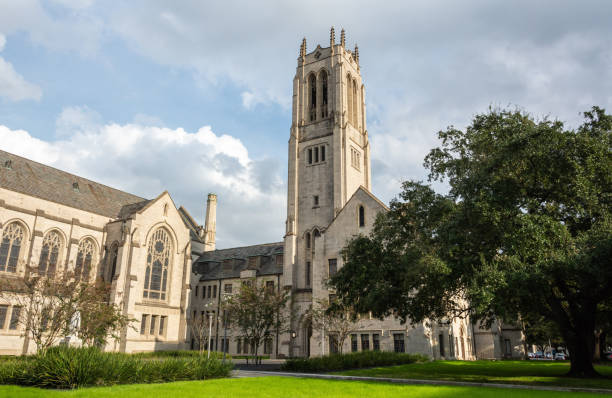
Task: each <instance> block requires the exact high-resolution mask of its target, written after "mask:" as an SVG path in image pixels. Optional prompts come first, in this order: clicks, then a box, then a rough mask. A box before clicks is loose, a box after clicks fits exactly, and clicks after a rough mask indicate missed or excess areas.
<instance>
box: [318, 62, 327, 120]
mask: <svg viewBox="0 0 612 398" xmlns="http://www.w3.org/2000/svg"><path fill="white" fill-rule="evenodd" d="M319 82H320V86H321V89H320V90H319V91H320V93H321V94H320V96H321V101H320V102H321V113H320V114H321V119H325V118H326V117H327V116H328V114H329V110H328V106H329V105H328V103H329V82H328V73H327V71H326V70H325V69H322V70H321V72H319Z"/></svg>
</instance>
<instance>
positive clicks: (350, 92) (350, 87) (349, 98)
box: [346, 76, 353, 124]
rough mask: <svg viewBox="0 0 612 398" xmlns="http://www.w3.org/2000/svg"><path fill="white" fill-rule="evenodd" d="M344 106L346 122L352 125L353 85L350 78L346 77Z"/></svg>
mask: <svg viewBox="0 0 612 398" xmlns="http://www.w3.org/2000/svg"><path fill="white" fill-rule="evenodd" d="M346 105H347V108H348V109H347V111H348V112H347V115H346V116H347V118H348V122H349V123H350V124H353V84H352V80H351V77H350V76H347V77H346Z"/></svg>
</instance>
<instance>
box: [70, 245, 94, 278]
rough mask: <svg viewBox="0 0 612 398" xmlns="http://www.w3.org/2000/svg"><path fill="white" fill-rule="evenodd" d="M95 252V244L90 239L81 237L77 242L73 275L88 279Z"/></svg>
mask: <svg viewBox="0 0 612 398" xmlns="http://www.w3.org/2000/svg"><path fill="white" fill-rule="evenodd" d="M95 252H96V245H95V244H94V242H93V241H92V240H91V239H83V240H82V241H81V243H79V251H78V253H77V259H76V265H75V267H74V277H75V278H76V279H82V280H84V281H88V280H89V278H90V276H91V264H92V263H93V258H94V255H95Z"/></svg>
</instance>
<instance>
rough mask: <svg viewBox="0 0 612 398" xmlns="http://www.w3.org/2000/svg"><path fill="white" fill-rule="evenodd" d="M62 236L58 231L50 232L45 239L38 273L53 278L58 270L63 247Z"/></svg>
mask: <svg viewBox="0 0 612 398" xmlns="http://www.w3.org/2000/svg"><path fill="white" fill-rule="evenodd" d="M63 243H64V242H63V239H62V236H61V235H60V234H59V232H57V231H50V232H49V233H47V235H45V237H44V238H43V245H42V250H41V251H40V260H39V261H38V273H39V274H47V275H48V276H52V275H54V274H55V271H56V270H57V264H58V262H59V255H60V251H61V249H62V246H63Z"/></svg>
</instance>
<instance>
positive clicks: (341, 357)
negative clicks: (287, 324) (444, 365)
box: [282, 351, 428, 373]
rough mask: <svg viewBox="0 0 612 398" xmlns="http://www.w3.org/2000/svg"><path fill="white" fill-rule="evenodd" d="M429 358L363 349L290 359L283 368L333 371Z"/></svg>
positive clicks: (287, 369)
mask: <svg viewBox="0 0 612 398" xmlns="http://www.w3.org/2000/svg"><path fill="white" fill-rule="evenodd" d="M427 360H428V358H427V356H425V355H421V354H401V353H395V352H384V351H361V352H353V353H350V354H331V355H325V356H322V357H314V358H296V359H289V360H287V362H285V364H284V365H283V367H282V369H283V370H286V371H290V372H312V373H319V372H333V371H339V370H348V369H360V368H370V367H375V366H393V365H405V364H409V363H415V362H425V361H427Z"/></svg>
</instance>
